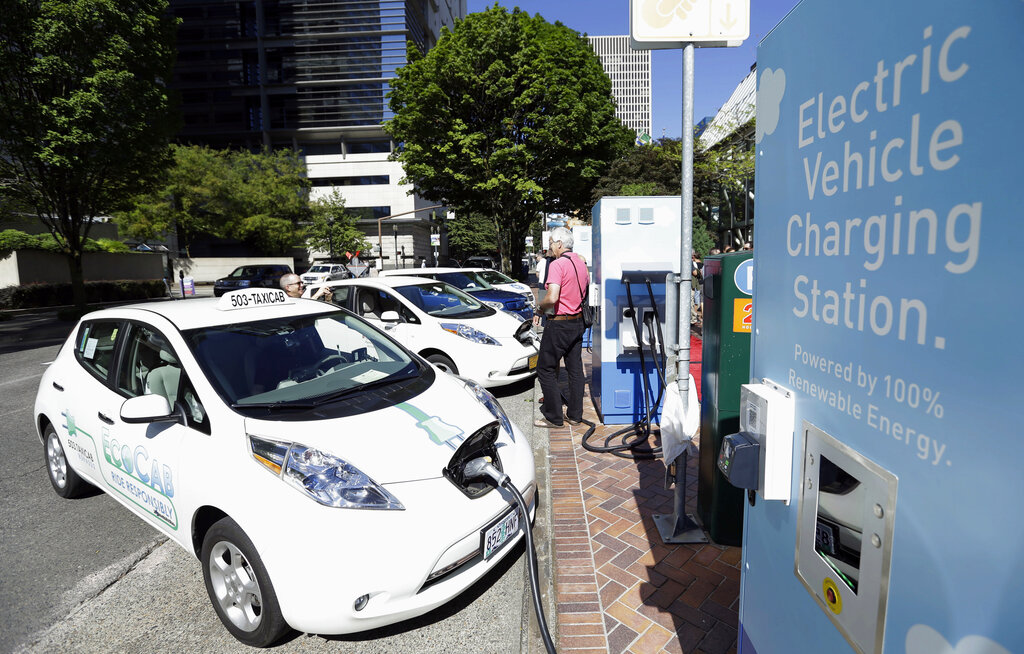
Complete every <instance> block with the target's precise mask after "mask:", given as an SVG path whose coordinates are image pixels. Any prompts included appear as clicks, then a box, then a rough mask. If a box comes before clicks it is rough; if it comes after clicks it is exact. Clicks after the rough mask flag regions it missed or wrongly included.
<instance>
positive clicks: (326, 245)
mask: <svg viewBox="0 0 1024 654" xmlns="http://www.w3.org/2000/svg"><path fill="white" fill-rule="evenodd" d="M311 208H312V217H311V219H310V224H309V226H308V227H307V228H306V243H307V244H308V245H309V247H310V248H311V249H315V250H320V251H321V252H328V253H329V254H330V255H331V256H332V257H333V256H335V253H337V252H353V253H354V252H356V251H358V250H369V249H370V243H369V241H367V240H366V234H364V233H363V232H362V231H361V230H360V229H359V228H358V227H356V221H357V220H358V218H357V217H356V216H355V215H354V214H351V213H348V212H347V211H345V198H344V197H342V195H341V192H339V191H338V189H334V190H332V191H331V193H330V195H326V196H323V197H320V198H317V199H316V200H313V202H312V203H311Z"/></svg>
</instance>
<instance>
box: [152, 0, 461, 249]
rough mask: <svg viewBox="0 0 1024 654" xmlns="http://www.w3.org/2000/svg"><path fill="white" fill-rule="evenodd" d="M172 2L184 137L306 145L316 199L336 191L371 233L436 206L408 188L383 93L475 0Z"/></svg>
mask: <svg viewBox="0 0 1024 654" xmlns="http://www.w3.org/2000/svg"><path fill="white" fill-rule="evenodd" d="M170 4H171V11H172V12H173V13H174V15H175V16H177V17H178V18H180V19H181V25H180V27H179V29H178V61H177V65H176V67H175V71H174V78H173V81H172V85H173V86H174V88H176V89H177V90H178V91H179V93H180V94H181V102H182V105H181V112H182V118H183V127H182V130H181V132H180V133H179V140H180V141H182V142H185V143H196V144H204V145H209V146H211V147H214V148H224V147H235V148H250V149H255V148H259V147H270V148H282V147H287V148H293V149H296V150H299V151H301V152H302V153H303V154H304V155H305V158H306V164H307V167H308V171H309V176H310V178H311V180H312V182H313V191H312V195H313V197H317V196H318V195H321V194H327V193H330V191H331V190H332V189H333V188H337V189H339V190H340V191H341V193H342V194H343V195H344V197H345V199H346V206H347V207H348V208H349V209H350V210H352V211H354V212H355V213H357V214H359V215H360V216H361V217H362V218H363V219H365V220H367V221H373V229H372V230H367V231H368V232H370V231H372V234H373V235H374V236H376V219H378V218H382V217H384V216H389V215H393V214H397V213H403V212H407V211H412V210H413V209H417V208H420V207H422V206H426V205H427V204H428V203H427V202H425V201H423V200H421V199H419V198H417V197H416V196H415V195H410V194H409V191H410V190H411V187H410V186H409V185H403V184H399V180H400V179H401V178H402V177H403V172H402V168H401V165H400V164H398V163H397V162H391V161H388V156H389V155H390V153H391V151H392V149H393V143H392V142H391V140H390V139H389V137H388V136H387V134H386V133H385V132H384V131H383V129H382V128H381V124H382V123H383V122H384V121H386V120H388V119H389V118H390V117H391V115H390V112H389V111H388V106H387V99H386V97H385V96H386V94H387V91H388V84H389V81H390V80H391V79H394V78H395V76H396V74H395V71H396V70H397V69H398V68H399V67H401V66H403V65H404V64H405V63H406V42H407V41H412V42H413V43H415V44H416V45H417V46H419V48H420V49H421V50H423V51H426V50H428V49H429V48H431V47H432V46H433V45H434V44H435V43H436V42H437V39H438V37H439V36H440V33H441V27H442V26H444V25H447V26H448V27H453V26H454V23H455V20H456V19H460V18H464V17H465V15H466V0H378V1H376V2H367V1H365V0H335V1H331V0H231V1H225V0H171V3H170ZM410 218H412V216H410ZM371 240H373V241H374V242H376V238H373V239H371ZM420 240H422V239H420ZM397 245H398V244H397V243H396V249H397ZM407 245H408V246H409V247H408V248H407V249H408V253H407V254H406V255H405V256H406V258H407V259H408V258H413V256H414V254H415V252H414V251H417V252H419V255H420V257H422V256H423V254H425V253H426V251H427V248H426V247H422V246H421V244H419V243H413V241H412V238H411V235H410V240H409V242H408V243H407ZM403 247H404V246H403ZM392 254H398V259H392V261H398V260H399V259H401V256H402V254H401V252H398V253H392Z"/></svg>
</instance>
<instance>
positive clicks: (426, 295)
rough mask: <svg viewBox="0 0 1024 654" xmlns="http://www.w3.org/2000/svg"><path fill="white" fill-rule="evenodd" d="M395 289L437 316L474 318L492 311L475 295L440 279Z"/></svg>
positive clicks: (422, 309)
mask: <svg viewBox="0 0 1024 654" xmlns="http://www.w3.org/2000/svg"><path fill="white" fill-rule="evenodd" d="M395 290H396V291H398V293H400V294H401V295H402V297H404V298H405V299H407V300H409V301H410V302H412V303H413V304H414V305H416V307H417V308H418V309H420V310H421V311H423V312H425V313H427V314H429V315H431V316H434V317H437V318H474V317H477V316H485V315H490V313H491V310H490V309H488V308H487V307H485V306H484V305H483V304H481V303H480V302H479V301H478V300H476V299H475V298H474V297H473V296H471V295H467V294H465V293H463V292H462V291H460V290H459V289H457V288H455V287H454V286H452V285H451V284H446V283H444V282H440V281H438V282H432V283H427V282H424V283H422V284H409V285H408V286H399V287H397V288H395Z"/></svg>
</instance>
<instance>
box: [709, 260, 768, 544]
mask: <svg viewBox="0 0 1024 654" xmlns="http://www.w3.org/2000/svg"><path fill="white" fill-rule="evenodd" d="M752 257H753V252H750V251H744V252H734V253H730V254H719V255H713V256H709V257H706V258H705V259H704V286H703V292H704V332H703V337H704V347H703V353H702V364H701V370H702V372H701V390H702V393H703V397H702V398H701V411H700V466H699V471H700V472H699V484H698V490H697V512H698V515H699V516H700V520H701V522H702V523H703V525H704V529H705V530H707V532H708V536H709V537H710V538H711V540H713V541H714V542H716V543H718V544H719V545H740V544H741V541H742V538H743V502H744V499H745V498H744V492H743V490H742V489H739V488H736V487H735V486H733V485H732V484H730V483H729V481H728V480H727V479H726V478H725V476H723V475H722V473H721V472H720V471H719V470H718V466H717V459H718V451H719V449H720V448H721V446H722V439H723V438H725V437H726V436H728V435H729V434H734V433H736V432H738V431H739V427H740V386H742V385H743V384H746V383H747V382H749V381H750V335H751V326H752V316H753V300H752V298H751V293H752V291H753V286H754V281H753V271H754V266H753V263H754V262H753V258H752Z"/></svg>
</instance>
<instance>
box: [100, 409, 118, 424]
mask: <svg viewBox="0 0 1024 654" xmlns="http://www.w3.org/2000/svg"><path fill="white" fill-rule="evenodd" d="M96 415H97V416H99V418H100V420H102V421H103V422H105V423H107V424H108V425H112V424H114V421H113V420H111V419H110V418H108V417H106V416H105V415H103V413H102V412H100V413H97V414H96Z"/></svg>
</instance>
